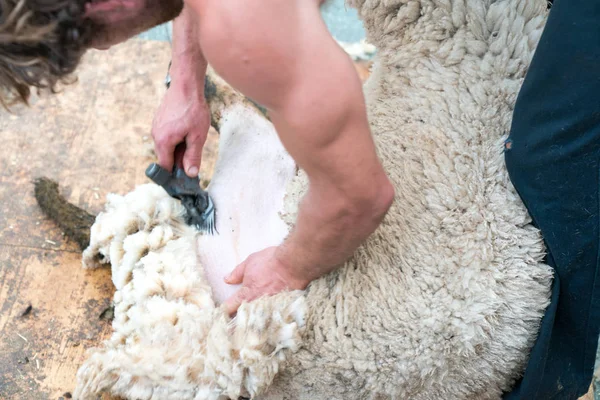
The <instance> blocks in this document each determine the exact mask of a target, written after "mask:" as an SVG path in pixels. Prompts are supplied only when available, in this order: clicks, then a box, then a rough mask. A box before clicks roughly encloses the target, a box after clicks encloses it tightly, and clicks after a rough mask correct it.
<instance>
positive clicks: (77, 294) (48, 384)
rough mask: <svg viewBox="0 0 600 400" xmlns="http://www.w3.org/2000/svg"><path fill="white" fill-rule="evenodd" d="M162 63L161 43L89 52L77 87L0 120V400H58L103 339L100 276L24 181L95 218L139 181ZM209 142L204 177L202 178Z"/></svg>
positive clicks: (105, 275)
mask: <svg viewBox="0 0 600 400" xmlns="http://www.w3.org/2000/svg"><path fill="white" fill-rule="evenodd" d="M169 57H170V47H169V45H168V43H165V42H149V41H131V42H129V43H126V44H124V45H121V46H117V47H116V48H114V49H112V50H110V51H108V52H92V53H90V54H88V55H87V57H86V59H85V65H84V66H83V68H82V69H81V70H80V72H79V73H78V78H79V79H78V82H76V83H75V84H72V85H70V86H68V87H66V88H64V89H63V92H62V93H60V94H59V95H54V96H43V98H36V99H34V101H33V102H32V103H33V104H32V105H31V107H30V108H26V107H17V108H15V109H14V110H13V112H14V114H12V115H11V114H8V113H6V112H4V111H0V132H1V135H2V146H0V207H1V209H0V399H3V400H4V399H23V400H26V399H32V400H43V399H59V398H60V397H64V398H68V392H71V391H72V390H73V387H74V377H75V373H76V370H77V368H78V367H79V365H80V364H81V362H82V361H83V360H84V358H85V350H86V349H87V348H89V347H92V346H95V345H97V344H99V343H100V341H101V340H102V339H103V338H105V337H107V336H108V335H109V334H110V322H109V321H108V320H103V319H100V318H99V317H100V315H101V314H102V312H103V310H105V309H106V308H107V307H108V306H109V304H110V301H111V298H112V294H113V291H114V289H113V286H112V283H111V280H110V273H109V272H110V271H109V270H108V269H100V270H95V271H85V270H83V269H82V267H81V254H80V251H79V248H78V247H77V246H76V245H75V244H74V243H72V242H70V241H68V240H66V239H65V238H64V237H63V236H62V234H61V232H60V231H59V230H58V229H57V228H56V227H55V225H54V224H52V223H51V222H50V221H48V220H47V219H46V218H45V217H44V216H43V214H42V213H41V211H40V210H39V208H38V207H37V204H36V201H35V198H34V196H33V185H32V180H33V179H34V178H36V177H40V176H47V177H50V178H52V179H54V180H56V181H57V182H59V184H60V185H61V188H62V189H63V193H64V194H65V195H66V196H67V197H68V199H69V200H70V201H71V202H72V203H74V204H77V205H79V206H80V207H83V208H85V209H87V210H89V211H90V212H92V213H94V214H97V213H98V212H99V211H100V210H101V209H102V207H103V204H104V201H105V196H106V194H107V193H108V192H109V191H110V192H117V193H126V192H128V191H130V190H132V189H133V188H134V186H135V185H137V184H141V183H145V182H147V179H146V177H145V175H144V171H145V168H146V166H147V165H148V164H149V163H150V162H152V161H154V156H153V153H152V151H151V149H152V140H151V137H150V136H149V134H150V127H151V123H152V118H153V114H154V111H155V109H156V107H157V106H158V104H159V102H160V99H161V97H162V95H163V93H164V90H165V89H164V88H163V82H164V76H165V72H166V68H167V65H168V62H169ZM132 60H136V64H135V65H134V64H132V62H131V61H132ZM215 135H216V134H215V133H214V132H211V140H209V142H208V143H207V146H206V149H205V150H206V152H207V153H209V155H208V156H205V159H204V161H205V162H204V163H203V168H204V170H207V169H210V168H212V161H214V156H215V154H216V147H215V146H216V140H215ZM211 156H212V157H211ZM207 172H208V173H210V171H207Z"/></svg>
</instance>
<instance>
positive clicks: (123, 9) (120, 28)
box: [85, 0, 183, 50]
mask: <svg viewBox="0 0 600 400" xmlns="http://www.w3.org/2000/svg"><path fill="white" fill-rule="evenodd" d="M182 7H183V3H182V1H176V0H166V1H163V0H107V1H102V0H101V1H94V2H90V3H87V4H86V13H85V17H86V18H89V19H90V20H91V21H93V22H94V25H95V26H94V36H93V38H92V43H91V47H93V48H96V49H100V50H106V49H108V48H110V47H111V46H113V45H115V44H118V43H121V42H124V41H125V40H127V39H129V38H131V37H133V36H135V35H137V34H139V33H142V32H144V31H146V30H148V29H150V28H152V27H155V26H157V25H160V24H162V23H164V22H167V21H170V20H172V19H173V18H175V17H176V16H177V15H178V14H179V13H180V12H181V8H182Z"/></svg>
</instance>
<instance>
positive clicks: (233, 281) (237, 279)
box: [225, 262, 248, 285]
mask: <svg viewBox="0 0 600 400" xmlns="http://www.w3.org/2000/svg"><path fill="white" fill-rule="evenodd" d="M246 264H248V263H246V262H243V263H241V264H240V265H238V266H237V267H236V268H235V269H234V270H233V271H231V273H230V274H229V275H228V276H226V277H225V283H227V284H229V285H239V284H241V283H242V282H243V281H244V272H246Z"/></svg>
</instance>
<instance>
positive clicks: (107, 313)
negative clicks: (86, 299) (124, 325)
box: [98, 304, 115, 321]
mask: <svg viewBox="0 0 600 400" xmlns="http://www.w3.org/2000/svg"><path fill="white" fill-rule="evenodd" d="M114 317H115V306H114V305H112V304H111V305H110V307H107V308H106V309H105V310H104V311H102V313H101V314H100V316H99V317H98V318H99V319H103V320H107V321H112V320H113V318H114Z"/></svg>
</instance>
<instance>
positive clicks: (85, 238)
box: [34, 178, 96, 251]
mask: <svg viewBox="0 0 600 400" xmlns="http://www.w3.org/2000/svg"><path fill="white" fill-rule="evenodd" d="M34 184H35V199H36V200H37V202H38V204H39V206H40V208H41V209H42V211H43V212H44V214H46V215H47V216H48V217H49V218H50V219H51V220H52V221H54V222H55V223H56V224H57V225H58V226H59V228H60V229H61V230H62V231H63V232H64V233H65V235H66V236H67V237H69V238H70V239H72V240H74V241H75V242H76V243H77V244H78V245H79V248H80V249H81V250H82V251H83V250H85V249H86V248H87V247H88V245H89V243H90V228H91V227H92V225H93V224H94V221H95V220H96V217H95V216H94V215H92V214H90V213H88V212H87V211H85V210H83V209H81V208H79V207H77V206H75V205H73V204H71V203H69V202H68V201H67V200H65V198H64V197H63V196H61V194H60V193H59V191H58V184H57V183H56V182H54V181H52V180H50V179H48V178H39V179H37V180H36V181H35V182H34Z"/></svg>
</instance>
